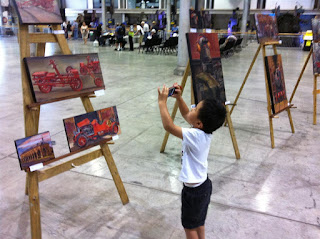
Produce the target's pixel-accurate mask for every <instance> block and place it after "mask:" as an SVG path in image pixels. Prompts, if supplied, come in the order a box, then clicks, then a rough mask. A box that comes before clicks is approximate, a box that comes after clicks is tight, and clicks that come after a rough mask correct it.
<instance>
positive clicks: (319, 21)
mask: <svg viewBox="0 0 320 239" xmlns="http://www.w3.org/2000/svg"><path fill="white" fill-rule="evenodd" d="M311 22H312V36H313V42H320V16H316V17H315V18H313V19H312V21H311Z"/></svg>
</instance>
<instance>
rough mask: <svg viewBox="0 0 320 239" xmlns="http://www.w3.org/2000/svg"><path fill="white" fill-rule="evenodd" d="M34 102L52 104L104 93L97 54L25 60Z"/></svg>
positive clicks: (29, 58)
mask: <svg viewBox="0 0 320 239" xmlns="http://www.w3.org/2000/svg"><path fill="white" fill-rule="evenodd" d="M24 62H25V65H26V69H27V72H28V76H29V82H30V86H31V91H32V94H33V98H34V101H35V102H40V103H42V102H53V101H59V100H62V99H66V98H73V97H77V96H79V95H81V94H84V93H92V92H94V91H96V90H101V89H105V85H104V82H103V78H102V72H101V67H100V61H99V57H98V54H96V53H93V54H76V55H57V56H50V57H28V58H25V59H24Z"/></svg>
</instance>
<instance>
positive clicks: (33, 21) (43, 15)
mask: <svg viewBox="0 0 320 239" xmlns="http://www.w3.org/2000/svg"><path fill="white" fill-rule="evenodd" d="M13 3H14V5H15V9H16V12H17V14H18V17H19V21H20V24H27V25H41V24H45V25H49V24H61V23H62V18H61V14H60V9H59V5H58V1H57V0H13Z"/></svg>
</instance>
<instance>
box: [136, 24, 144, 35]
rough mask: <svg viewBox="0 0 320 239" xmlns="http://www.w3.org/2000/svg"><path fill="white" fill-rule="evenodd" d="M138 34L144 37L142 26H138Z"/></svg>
mask: <svg viewBox="0 0 320 239" xmlns="http://www.w3.org/2000/svg"><path fill="white" fill-rule="evenodd" d="M137 32H139V35H144V31H143V29H142V27H141V26H140V25H137Z"/></svg>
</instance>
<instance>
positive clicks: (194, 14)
mask: <svg viewBox="0 0 320 239" xmlns="http://www.w3.org/2000/svg"><path fill="white" fill-rule="evenodd" d="M189 14H190V28H195V29H200V28H201V22H200V19H199V16H200V12H199V11H197V10H194V9H193V8H191V9H190V10H189Z"/></svg>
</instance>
